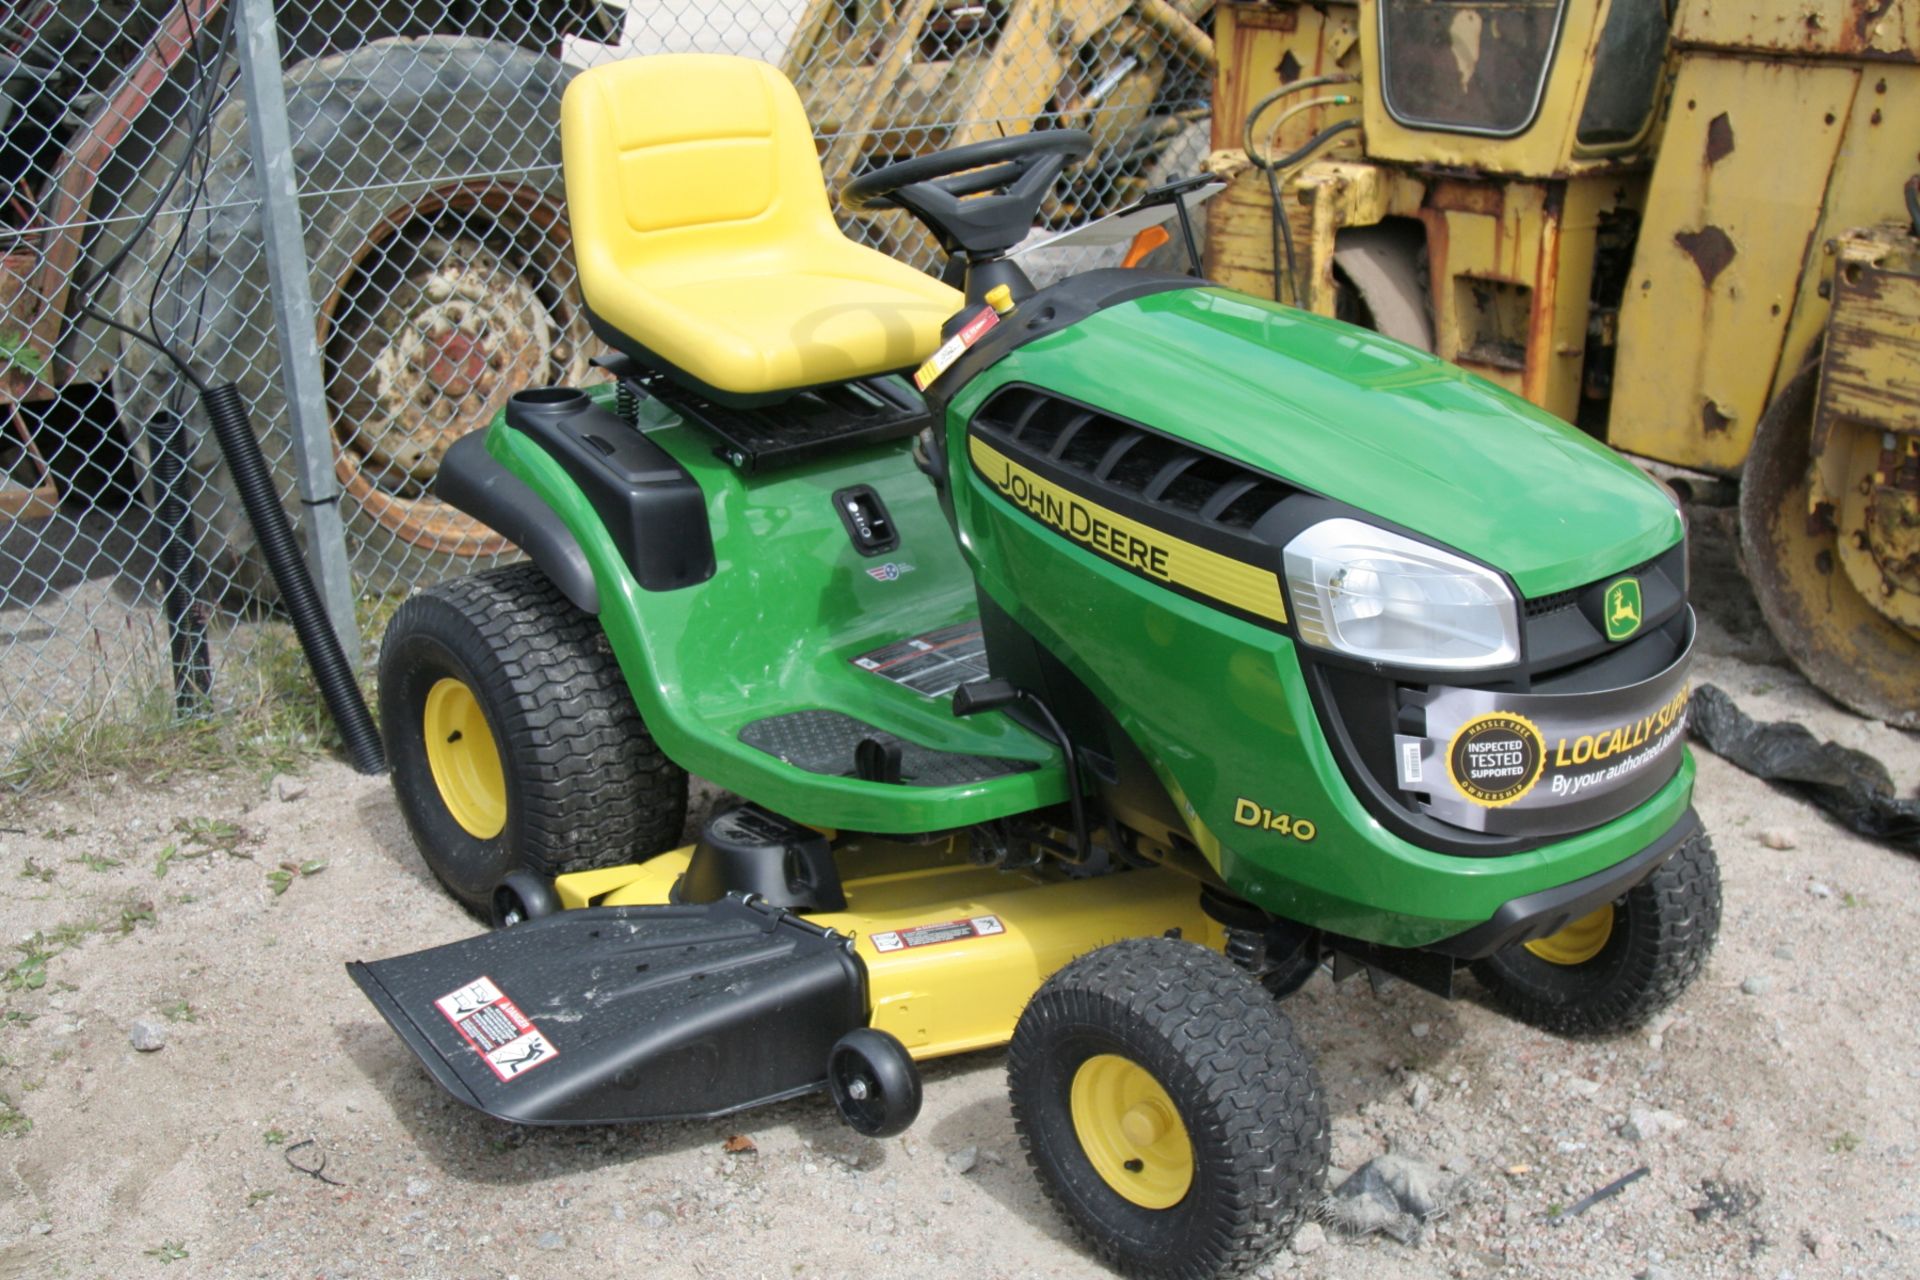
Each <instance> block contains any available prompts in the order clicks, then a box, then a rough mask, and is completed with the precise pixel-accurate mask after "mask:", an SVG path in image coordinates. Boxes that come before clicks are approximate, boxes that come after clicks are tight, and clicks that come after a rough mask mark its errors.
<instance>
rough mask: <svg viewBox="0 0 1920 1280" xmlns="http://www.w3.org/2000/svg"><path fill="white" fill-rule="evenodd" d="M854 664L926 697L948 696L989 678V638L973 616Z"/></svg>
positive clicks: (903, 642) (854, 660)
mask: <svg viewBox="0 0 1920 1280" xmlns="http://www.w3.org/2000/svg"><path fill="white" fill-rule="evenodd" d="M883 567H884V566H883ZM867 572H868V573H872V572H873V570H871V569H869V570H867ZM853 665H854V666H856V667H859V668H860V669H861V670H862V671H871V672H873V674H875V675H877V676H881V677H883V678H885V679H888V680H891V681H893V682H894V683H895V684H901V685H905V686H906V687H907V688H909V689H911V690H913V691H914V692H915V693H918V694H922V695H924V696H925V697H929V698H944V697H947V696H949V695H950V694H952V693H953V691H954V690H955V689H956V688H958V687H959V686H961V685H963V684H968V683H970V682H972V681H974V680H984V679H986V678H987V642H986V640H985V638H984V637H983V636H982V635H981V634H980V624H979V622H977V621H974V620H971V619H970V620H968V621H966V622H956V623H954V624H953V625H952V626H950V627H941V628H940V629H939V630H937V631H929V632H927V633H926V634H924V635H918V636H909V637H908V638H907V639H905V640H897V641H895V642H894V643H892V644H890V645H887V646H886V647H885V648H881V649H874V650H872V651H871V652H868V653H863V654H861V655H860V656H859V657H857V658H855V659H853Z"/></svg>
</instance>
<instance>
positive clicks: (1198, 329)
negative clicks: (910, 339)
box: [954, 288, 1682, 598]
mask: <svg viewBox="0 0 1920 1280" xmlns="http://www.w3.org/2000/svg"><path fill="white" fill-rule="evenodd" d="M1009 382H1028V383H1033V384H1035V385H1038V386H1043V387H1047V388H1049V389H1051V390H1053V391H1056V392H1059V393H1060V394H1063V395H1066V396H1070V397H1072V398H1074V399H1076V400H1080V401H1082V402H1084V403H1086V404H1090V405H1094V406H1097V407H1099V408H1102V409H1106V410H1108V411H1110V412H1113V413H1117V414H1120V415H1123V416H1125V417H1127V418H1131V419H1133V420H1134V421H1137V422H1141V423H1144V424H1146V425H1148V426H1152V427H1157V428H1159V429H1161V430H1164V431H1168V432H1171V433H1173V434H1176V435H1178V436H1180V437H1182V438H1183V439H1186V440H1188V441H1190V442H1192V443H1193V444H1196V445H1199V446H1200V447H1202V448H1205V449H1211V450H1213V451H1215V452H1217V453H1220V454H1224V455H1226V456H1227V457H1230V458H1234V459H1236V460H1238V461H1241V462H1244V463H1247V464H1248V465H1251V466H1254V467H1257V468H1259V469H1261V470H1264V471H1268V472H1271V473H1273V474H1276V475H1279V476H1281V477H1282V478H1284V479H1287V480H1289V481H1292V482H1293V483H1295V484H1297V485H1299V486H1301V487H1303V488H1306V489H1309V490H1313V491H1316V492H1319V493H1321V494H1324V495H1326V496H1327V497H1330V498H1334V499H1337V500H1339V501H1341V502H1345V503H1348V504H1350V505H1352V506H1354V507H1356V508H1359V509H1360V510H1362V511H1368V512H1373V513H1377V514H1378V515H1379V516H1380V517H1382V518H1383V519H1386V520H1389V521H1392V522H1393V523H1396V524H1398V525H1400V526H1402V527H1404V528H1407V529H1411V530H1413V531H1414V532H1416V533H1419V534H1423V535H1425V536H1426V537H1428V538H1431V539H1433V540H1434V541H1436V542H1439V543H1442V544H1444V545H1446V546H1450V547H1453V548H1455V549H1456V550H1459V551H1461V552H1463V553H1465V554H1466V555H1468V556H1472V557H1474V558H1475V559H1478V560H1481V561H1483V562H1485V563H1487V564H1490V565H1493V566H1495V567H1497V568H1500V569H1504V570H1505V571H1506V572H1507V573H1508V574H1510V575H1511V576H1512V578H1513V580H1514V583H1515V584H1516V585H1517V586H1518V587H1519V589H1520V591H1521V593H1522V594H1523V595H1525V596H1527V597H1530V598H1532V597H1539V596H1542V595H1548V594H1551V593H1553V592H1556V591H1562V590H1566V589H1569V588H1572V587H1576V586H1580V585H1584V584H1586V583H1589V582H1592V581H1594V580H1595V579H1596V578H1599V577H1602V576H1604V575H1606V574H1608V573H1612V572H1615V571H1617V570H1620V569H1623V568H1626V567H1628V566H1630V565H1635V564H1639V563H1641V562H1643V561H1646V560H1649V559H1652V558H1653V557H1654V556H1655V555H1657V554H1659V553H1660V552H1661V551H1664V550H1666V549H1667V548H1668V547H1671V546H1672V545H1673V544H1674V543H1675V542H1676V541H1678V540H1679V538H1680V536H1681V529H1682V526H1681V521H1680V515H1679V512H1678V511H1677V510H1676V509H1675V507H1674V505H1673V503H1672V502H1671V501H1669V500H1668V498H1667V496H1666V495H1665V494H1664V493H1663V492H1662V491H1661V489H1660V487H1659V486H1658V485H1656V484H1654V483H1653V482H1652V481H1651V480H1649V479H1647V477H1645V476H1644V475H1642V474H1641V473H1640V472H1639V470H1638V469H1637V468H1635V467H1634V466H1633V464H1632V463H1630V462H1628V461H1627V460H1626V459H1624V458H1622V457H1621V456H1620V455H1618V454H1616V453H1614V452H1613V451H1612V450H1611V449H1608V448H1607V447H1606V446H1604V445H1602V444H1600V443H1598V442H1597V441H1594V440H1592V439H1590V438H1589V437H1587V436H1586V435H1584V434H1582V433H1581V432H1580V431H1578V430H1576V429H1575V428H1573V427H1571V426H1569V425H1567V424H1566V423H1565V422H1562V421H1561V420H1560V419H1558V418H1556V417H1554V416H1553V415H1552V414H1549V413H1548V412H1546V411H1545V410H1544V409H1540V408H1537V407H1536V406H1534V405H1532V404H1529V403H1528V402H1527V401H1525V400H1522V399H1521V398H1520V397H1518V396H1515V395H1512V394H1511V393H1509V392H1507V391H1504V390H1501V389H1500V388H1499V387H1496V386H1494V385H1492V384H1491V383H1489V382H1486V381H1483V380H1481V379H1479V378H1475V377H1473V376H1472V375H1470V374H1467V373H1465V372H1463V371H1462V370H1460V369H1458V368H1456V367H1455V366H1453V365H1451V364H1448V363H1447V362H1446V361H1444V360H1441V359H1438V358H1437V357H1434V356H1430V355H1427V354H1425V353H1423V352H1419V351H1416V350H1414V349H1413V348H1411V347H1407V346H1404V345H1402V344H1400V343H1398V342H1394V341H1392V340H1390V339H1387V338H1383V337H1380V336H1378V335H1376V334H1372V333H1368V332H1366V331H1365V330H1361V329H1356V328H1354V327H1353V326H1351V325H1347V324H1342V323H1340V322H1338V321H1334V320H1329V319H1326V318H1324V317H1321V316H1316V315H1313V314H1310V313H1308V312H1304V311H1298V310H1294V309H1292V308H1286V307H1281V306H1279V305H1277V304H1274V303H1269V302H1262V301H1260V300H1258V299H1254V298H1249V297H1246V296H1244V295H1241V294H1235V293H1229V292H1227V291H1225V290H1222V289H1217V288H1193V289H1177V290H1172V291H1167V292H1161V293H1154V294H1150V295H1148V296H1146V297H1142V298H1136V299H1134V300H1132V301H1129V302H1123V303H1120V304H1118V305H1115V306H1111V307H1108V308H1106V309H1104V310H1102V311H1099V312H1096V313H1095V314H1094V315H1092V316H1089V317H1088V318H1087V319H1085V320H1082V321H1081V322H1079V323H1078V324H1075V325H1072V326H1071V327H1069V328H1066V329H1063V330H1061V331H1059V332H1057V333H1054V334H1050V335H1048V336H1047V337H1044V338H1041V339H1038V340H1036V341H1033V342H1031V343H1028V344H1027V345H1025V346H1023V347H1021V348H1019V349H1018V350H1016V351H1014V352H1013V353H1012V354H1010V355H1009V356H1007V357H1006V358H1005V359H1003V360H1001V361H1000V362H999V363H998V364H996V365H994V366H993V367H992V368H991V369H989V370H988V371H987V372H986V373H985V374H984V375H983V376H982V377H980V378H978V379H976V380H975V381H974V383H973V384H972V385H970V386H968V387H967V388H966V389H965V390H964V391H963V392H962V394H961V395H960V397H959V398H958V399H957V401H956V403H955V406H954V407H955V409H956V411H958V412H959V413H960V414H962V415H963V416H967V415H971V414H972V412H973V410H974V409H975V408H977V407H978V406H979V404H980V403H981V401H982V400H984V398H985V397H986V396H987V395H988V394H990V393H991V392H992V391H993V390H995V389H996V388H998V387H999V386H1002V385H1004V384H1006V383H1009Z"/></svg>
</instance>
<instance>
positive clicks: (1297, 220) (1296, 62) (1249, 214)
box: [1207, 4, 1359, 309]
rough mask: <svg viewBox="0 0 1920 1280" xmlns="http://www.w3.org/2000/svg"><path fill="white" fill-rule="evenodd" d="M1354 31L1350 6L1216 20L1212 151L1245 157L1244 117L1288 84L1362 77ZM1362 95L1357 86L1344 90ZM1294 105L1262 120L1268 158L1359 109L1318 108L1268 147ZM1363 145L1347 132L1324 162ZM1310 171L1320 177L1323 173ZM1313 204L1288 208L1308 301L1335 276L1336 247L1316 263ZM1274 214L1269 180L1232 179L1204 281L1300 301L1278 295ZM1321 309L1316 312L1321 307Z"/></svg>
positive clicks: (1215, 219) (1223, 11) (1211, 231)
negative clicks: (1319, 284)
mask: <svg viewBox="0 0 1920 1280" xmlns="http://www.w3.org/2000/svg"><path fill="white" fill-rule="evenodd" d="M1357 32H1358V19H1357V15H1356V12H1355V10H1354V8H1353V6H1352V5H1349V4H1330V5H1326V6H1324V7H1312V6H1308V5H1290V4H1281V5H1266V4H1225V5H1221V6H1219V7H1218V9H1217V10H1216V12H1215V16H1214V42H1215V45H1216V47H1217V48H1218V49H1219V50H1220V51H1221V57H1220V61H1219V68H1218V72H1217V74H1216V76H1215V80H1214V109H1213V146H1214V150H1215V152H1216V153H1232V152H1239V151H1240V150H1241V149H1242V148H1243V147H1244V145H1245V136H1244V132H1245V131H1244V124H1245V121H1246V118H1247V114H1248V113H1249V112H1250V111H1252V110H1253V108H1254V106H1255V105H1256V104H1257V103H1259V101H1260V100H1261V99H1262V98H1264V97H1265V96H1266V95H1267V94H1269V93H1272V92H1273V91H1274V90H1276V89H1278V88H1280V87H1281V86H1282V85H1284V84H1293V83H1296V82H1298V81H1300V80H1304V79H1311V78H1314V77H1317V76H1329V75H1342V74H1356V73H1357V72H1358V70H1359V52H1358V49H1357V47H1356V41H1357V38H1358V37H1357ZM1356 90H1357V86H1356V89H1350V90H1347V91H1348V92H1355V91H1356ZM1337 91H1338V90H1337V89H1336V88H1333V87H1329V88H1328V89H1327V90H1325V91H1315V90H1306V91H1303V93H1302V94H1301V99H1302V100H1303V101H1304V100H1306V99H1308V98H1312V97H1314V96H1318V94H1319V93H1320V92H1326V93H1332V92H1337ZM1289 105H1291V104H1290V103H1288V102H1287V101H1285V100H1282V101H1281V102H1280V103H1278V104H1276V105H1275V106H1274V107H1273V108H1272V109H1271V110H1270V111H1269V112H1268V113H1266V114H1265V115H1264V116H1263V117H1262V120H1261V121H1260V122H1257V128H1258V137H1257V138H1256V145H1258V146H1260V147H1261V149H1262V151H1263V152H1264V151H1266V150H1267V148H1268V147H1269V146H1270V147H1271V149H1272V151H1273V152H1274V153H1285V152H1288V151H1291V150H1293V149H1294V148H1296V147H1298V146H1300V145H1301V144H1303V143H1305V142H1306V141H1307V140H1308V139H1310V138H1312V137H1313V136H1314V135H1316V134H1317V133H1319V132H1320V131H1321V130H1322V129H1324V128H1326V127H1327V126H1328V125H1330V124H1332V123H1334V122H1335V121H1337V120H1343V119H1349V118H1352V117H1354V116H1356V115H1358V113H1359V108H1358V107H1357V106H1355V105H1348V106H1332V105H1328V106H1322V107H1315V108H1313V109H1311V110H1308V111H1303V112H1301V113H1300V114H1299V115H1297V116H1295V117H1293V118H1292V119H1291V120H1288V121H1287V122H1286V124H1285V125H1283V126H1282V127H1281V128H1280V130H1279V132H1277V133H1275V134H1274V135H1273V136H1272V141H1271V143H1269V142H1268V141H1267V138H1268V135H1267V130H1268V128H1269V127H1270V126H1271V124H1272V123H1273V122H1274V121H1275V120H1276V119H1277V118H1278V116H1279V114H1280V113H1281V112H1283V111H1285V110H1286V109H1287V108H1288V106H1289ZM1356 145H1357V144H1356V138H1355V135H1354V134H1352V133H1349V134H1347V135H1344V136H1343V137H1341V138H1339V139H1337V140H1336V141H1335V142H1334V143H1333V144H1331V145H1330V146H1329V147H1328V148H1327V150H1326V151H1325V152H1322V153H1321V156H1322V157H1323V158H1324V157H1326V156H1339V155H1341V154H1344V153H1350V152H1352V151H1353V150H1355V149H1356ZM1313 168H1315V169H1316V170H1317V168H1318V166H1317V165H1315V166H1313ZM1313 200H1314V197H1313V195H1312V194H1311V193H1309V196H1308V199H1307V200H1306V201H1304V202H1303V201H1302V200H1301V199H1300V198H1299V197H1298V195H1297V194H1289V195H1288V197H1287V198H1286V200H1285V201H1284V204H1285V206H1286V211H1285V212H1286V216H1287V218H1288V226H1289V229H1290V230H1291V231H1292V233H1293V239H1294V252H1295V257H1296V260H1297V261H1298V263H1299V266H1300V273H1301V276H1302V281H1303V284H1306V285H1307V286H1308V294H1309V299H1310V300H1311V298H1312V297H1313V296H1315V295H1317V294H1318V293H1319V292H1320V291H1319V290H1318V289H1317V288H1315V287H1313V284H1312V280H1315V279H1317V278H1318V277H1319V276H1320V274H1321V273H1322V272H1323V271H1326V272H1330V271H1331V269H1332V268H1331V256H1330V255H1331V251H1330V250H1329V251H1328V252H1329V256H1328V259H1327V262H1326V263H1325V264H1321V263H1319V262H1318V261H1317V260H1316V258H1315V257H1314V248H1313V239H1314V210H1313ZM1272 209H1273V201H1272V197H1271V193H1270V191H1269V188H1268V184H1267V178H1266V175H1265V174H1264V173H1262V172H1261V171H1259V170H1257V169H1246V170H1244V171H1241V172H1239V173H1238V174H1237V175H1236V176H1235V177H1233V178H1232V180H1231V184H1230V185H1229V186H1228V188H1227V190H1226V191H1224V192H1222V193H1221V194H1220V195H1218V196H1216V197H1214V199H1213V200H1211V201H1210V202H1209V203H1208V206H1207V274H1208V276H1209V277H1211V278H1212V279H1215V280H1218V281H1220V282H1221V283H1222V284H1226V285H1229V286H1231V287H1233V288H1235V289H1240V290H1242V291H1244V292H1246V293H1251V294H1254V295H1256V296H1259V297H1263V298H1271V297H1275V296H1280V297H1283V298H1285V299H1286V300H1287V301H1293V299H1292V296H1291V294H1290V293H1289V292H1288V291H1287V290H1286V289H1285V288H1284V287H1281V288H1280V289H1279V291H1278V294H1277V295H1276V290H1275V280H1274V250H1273V213H1272ZM1323 221H1324V217H1323ZM1329 278H1330V277H1329ZM1329 306H1330V304H1329ZM1316 309H1319V308H1318V306H1317V305H1316Z"/></svg>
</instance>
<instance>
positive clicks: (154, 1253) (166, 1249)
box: [147, 1240, 187, 1262]
mask: <svg viewBox="0 0 1920 1280" xmlns="http://www.w3.org/2000/svg"><path fill="white" fill-rule="evenodd" d="M147 1256H148V1257H149V1258H158V1259H159V1260H160V1261H161V1262H178V1261H180V1260H181V1259H182V1258H185V1257H186V1256H187V1246H186V1245H184V1244H182V1243H181V1242H180V1241H178V1240H162V1241H161V1242H160V1243H159V1244H157V1245H155V1246H153V1248H151V1249H148V1250H147Z"/></svg>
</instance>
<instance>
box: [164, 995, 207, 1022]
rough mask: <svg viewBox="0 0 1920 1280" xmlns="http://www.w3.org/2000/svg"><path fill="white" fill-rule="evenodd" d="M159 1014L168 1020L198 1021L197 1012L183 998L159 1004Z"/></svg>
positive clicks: (198, 1015)
mask: <svg viewBox="0 0 1920 1280" xmlns="http://www.w3.org/2000/svg"><path fill="white" fill-rule="evenodd" d="M160 1016H161V1017H163V1018H165V1019H166V1020H167V1021H168V1022H198V1021H200V1014H199V1012H198V1011H197V1010H196V1009H195V1008H194V1007H193V1006H192V1005H190V1004H188V1003H187V1002H186V1001H185V1000H169V1001H167V1002H166V1003H165V1004H163V1005H161V1006H160Z"/></svg>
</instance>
